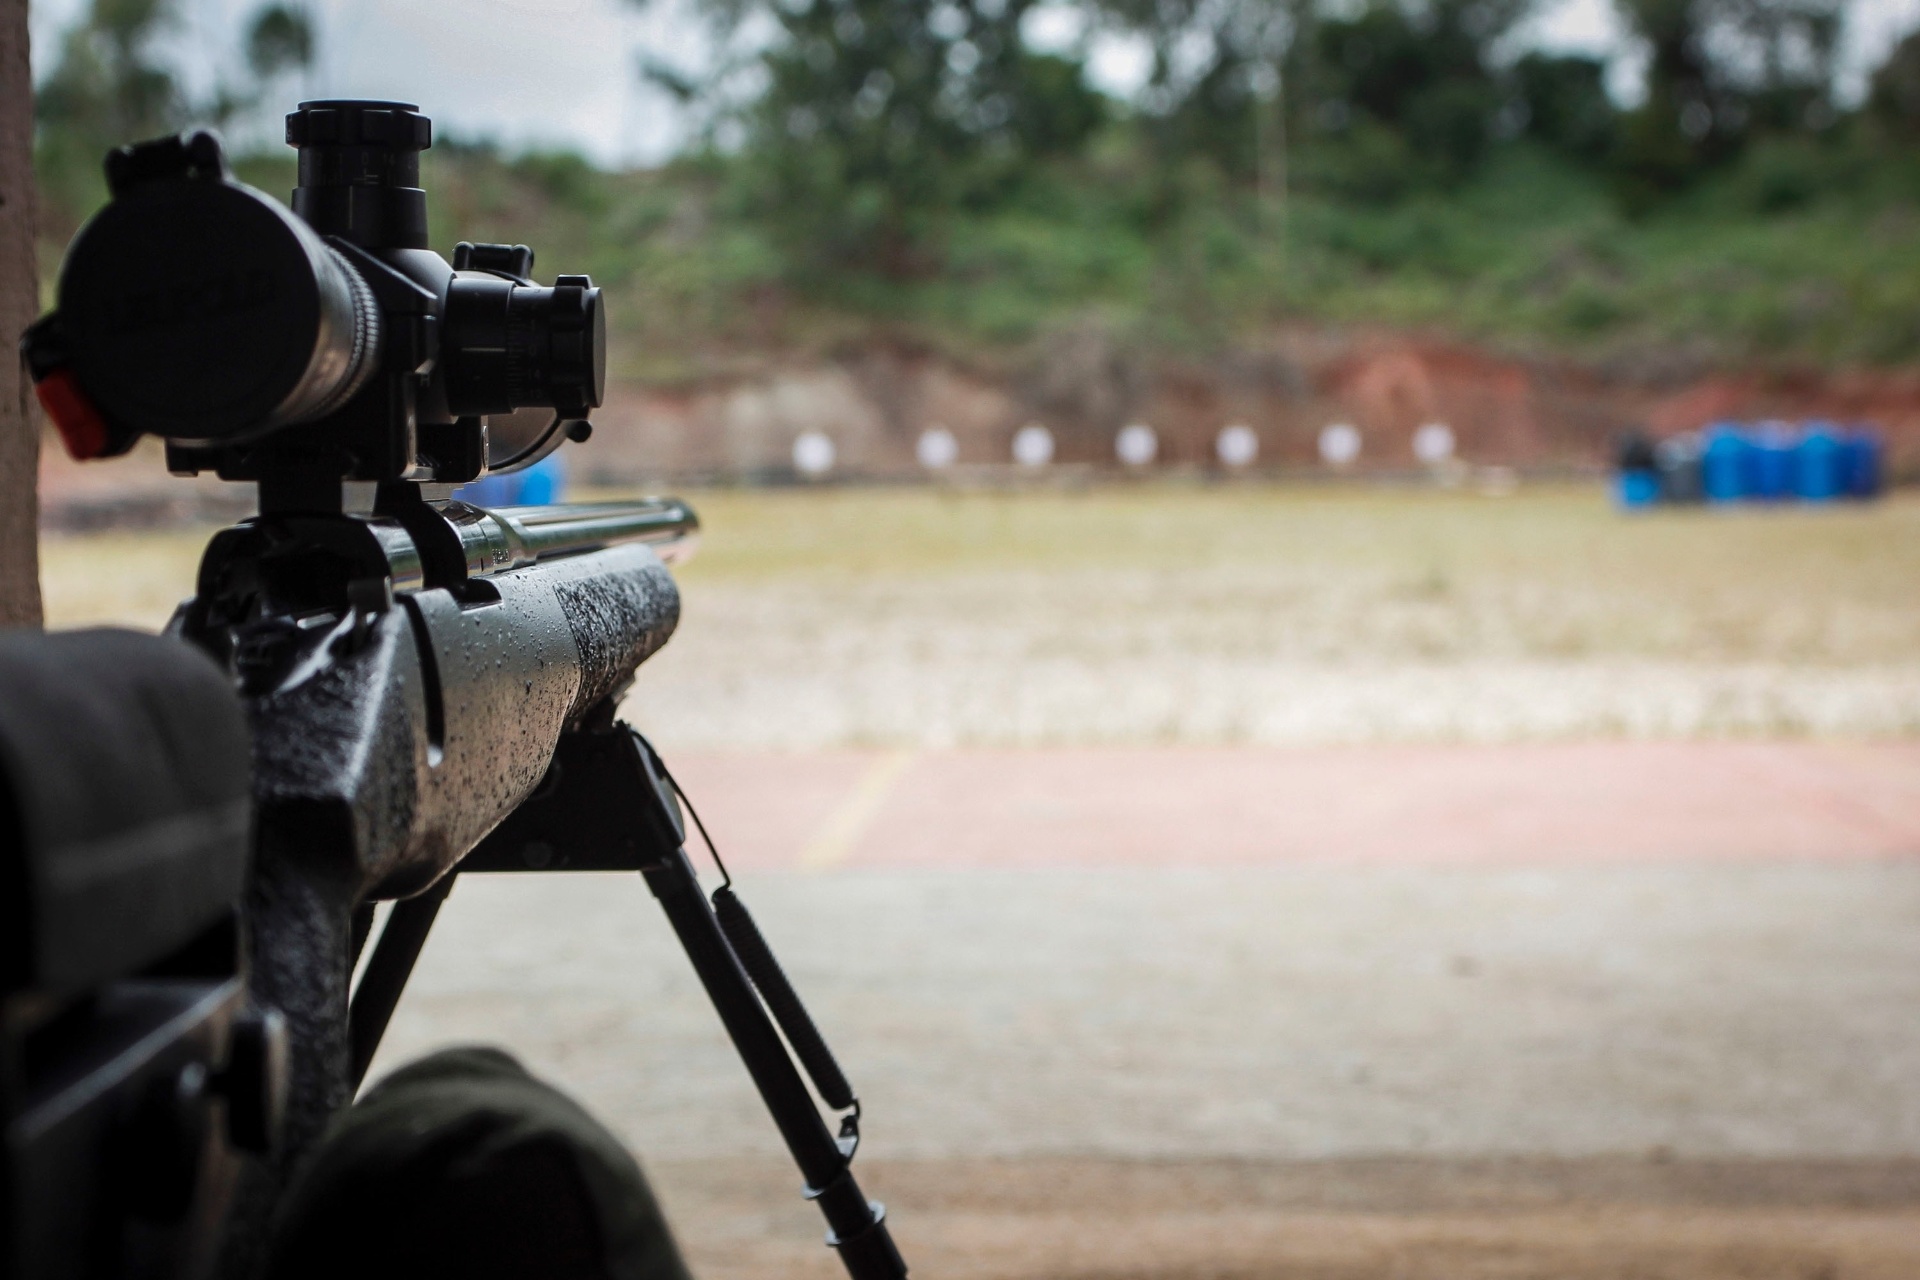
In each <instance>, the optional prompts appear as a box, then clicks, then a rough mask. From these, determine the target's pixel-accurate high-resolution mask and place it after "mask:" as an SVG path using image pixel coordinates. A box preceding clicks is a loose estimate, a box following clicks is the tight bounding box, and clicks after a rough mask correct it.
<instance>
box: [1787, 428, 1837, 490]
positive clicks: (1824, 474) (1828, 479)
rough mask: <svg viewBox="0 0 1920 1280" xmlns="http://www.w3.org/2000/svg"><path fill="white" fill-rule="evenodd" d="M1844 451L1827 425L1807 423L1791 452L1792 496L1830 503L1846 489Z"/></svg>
mask: <svg viewBox="0 0 1920 1280" xmlns="http://www.w3.org/2000/svg"><path fill="white" fill-rule="evenodd" d="M1844 452H1845V451H1844V450H1843V448H1842V447H1841V444H1840V435H1839V433H1838V432H1837V431H1836V430H1834V426H1833V424H1832V423H1831V422H1809V423H1808V424H1807V427H1806V431H1805V432H1804V433H1803V434H1802V435H1801V437H1800V443H1799V444H1798V445H1796V446H1795V447H1794V450H1793V496H1794V497H1796V498H1799V499H1800V500H1802V501H1803V502H1832V501H1833V500H1834V499H1835V498H1838V497H1839V496H1840V495H1841V493H1842V492H1844V491H1845V489H1846V473H1845V465H1844Z"/></svg>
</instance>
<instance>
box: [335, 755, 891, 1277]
mask: <svg viewBox="0 0 1920 1280" xmlns="http://www.w3.org/2000/svg"><path fill="white" fill-rule="evenodd" d="M680 798H681V797H680V794H679V789H678V788H677V787H676V786H675V785H674V782H673V778H672V775H670V774H669V773H668V772H667V770H666V768H665V766H664V765H663V764H662V763H661V762H660V757H659V756H658V755H657V754H655V752H654V750H653V747H652V745H651V744H649V743H648V742H647V740H646V739H645V738H643V737H641V736H640V734H639V733H638V732H636V731H635V730H634V729H632V728H631V727H630V726H628V725H626V724H624V723H621V722H619V721H614V720H612V719H611V717H608V718H607V719H606V720H604V721H602V722H601V723H599V724H597V725H591V724H590V725H589V726H587V727H583V728H581V729H578V730H575V731H573V732H570V733H567V734H565V735H563V736H562V737H561V739H560V745H559V747H558V749H557V750H556V751H555V752H554V758H553V765H552V767H551V768H550V769H549V770H548V772H547V776H546V778H545V779H544V780H543V781H542V782H541V784H540V786H539V788H538V789H537V790H536V791H535V792H534V793H533V794H532V795H531V796H529V797H528V798H527V799H526V800H525V801H524V802H523V803H522V804H521V805H520V807H519V808H518V809H516V810H514V812H513V813H512V814H511V815H510V816H509V817H508V818H507V820H506V821H505V822H503V823H501V824H500V826H499V827H498V828H496V829H495V830H494V832H493V833H492V834H491V835H489V836H488V837H487V838H486V839H485V840H483V841H481V842H480V844H479V845H478V846H476V847H475V848H474V850H473V851H472V852H471V853H469V854H468V855H467V856H466V858H465V859H464V860H463V861H462V862H461V863H460V865H459V867H458V868H457V869H456V871H455V872H454V873H450V874H448V875H447V876H445V877H443V878H442V879H441V881H440V882H439V883H438V884H436V885H435V886H434V887H433V888H432V889H429V890H428V891H427V892H426V893H423V894H421V895H420V896H418V897H415V898H410V899H407V900H405V901H402V902H399V903H396V904H395V905H394V909H393V913H392V915H390V916H389V917H388V920H387V924H386V927H385V928H384V929H383V930H382V931H381V934H380V940H379V942H378V943H377V944H375V947H374V952H373V955H372V956H371V957H369V958H368V961H367V968H366V970H365V972H364V973H363V974H362V976H361V980H360V983H359V985H358V986H357V987H356V988H355V990H354V993H353V1003H352V1008H351V1012H350V1017H349V1024H350V1026H351V1029H352V1035H353V1071H354V1082H355V1085H356V1087H357V1086H358V1084H359V1081H360V1080H361V1079H362V1078H363V1077H364V1076H365V1074H366V1069H367V1066H368V1064H369V1063H371V1062H372V1060H373V1054H374V1050H375V1049H376V1048H378V1046H379V1043H380V1038H381V1036H382V1034H384V1032H385V1031H386V1026H387V1022H388V1020H389V1019H390V1018H391V1016H392V1014H393V1010H394V1006H395V1005H396V1004H398V1003H399V999H400V992H401V990H402V989H403V988H404V987H405V986H406V981H407V977H408V975H409V974H410V973H411V972H412V970H413V965H414V962H415V960H417V959H418V958H419V955H420V950H421V948H422V947H423V946H424V945H425V944H426V938H427V932H428V930H429V929H430V928H431V926H432V924H433V919H434V916H435V915H436V914H438V912H439V910H440V904H441V903H442V902H443V901H445V899H446V896H447V892H448V890H449V889H450V888H451V887H452V881H453V876H454V874H458V873H462V872H480V871H488V872H497V871H638V872H640V873H641V875H643V876H644V877H646V881H647V886H648V888H650V889H651V890H652V891H653V896H654V897H656V898H658V899H659V900H660V906H661V908H662V909H663V910H664V911H665V912H666V914H667V920H668V922H669V923H670V924H671V925H672V926H673V931H674V933H675V934H676V935H677V936H678V937H679V939H680V945H681V947H682V948H683V949H684V950H685V951H686V953H687V959H689V960H690V961H692V962H693V968H694V972H695V973H697V974H698V975H699V977H700V982H701V985H703V986H704V987H705V988H706V990H707V996H708V998H709V999H711V1000H712V1001H713V1007H714V1009H715V1010H716V1011H717V1012H718V1013H719V1015H720V1021H721V1023H722V1024H723V1025H724V1026H725V1027H726V1030H727V1035H728V1036H729V1037H731V1038H732V1040H733V1045H734V1048H735V1049H736V1050H738V1051H739V1054H740V1059H741V1061H742V1062H744V1063H745V1064H746V1068H747V1074H748V1075H750V1076H752V1077H753V1083H754V1087H755V1088H757V1089H758V1090H759V1091H760V1097H761V1099H762V1100H763V1101H764V1102H765V1103H766V1105H767V1110H768V1111H769V1112H771V1113H772V1115H773V1122H774V1124H775V1125H776V1126H778V1128H779V1130H780V1136H781V1137H782V1138H783V1139H785V1141H786V1144H787V1150H788V1151H790V1152H792V1153H793V1159H794V1163H795V1164H797V1165H798V1166H799V1167H800V1173H801V1176H802V1177H803V1178H805V1180H806V1196H807V1198H808V1199H810V1200H812V1201H814V1202H815V1203H817V1204H818V1205H819V1206H820V1212H821V1213H822V1214H823V1215H825V1217H826V1220H827V1243H828V1244H829V1245H831V1246H832V1247H833V1248H835V1249H836V1250H838V1251H839V1254H840V1261H841V1263H842V1264H843V1265H844V1266H845V1267H846V1269H847V1274H848V1275H850V1276H852V1277H853V1280H899V1278H900V1277H904V1276H905V1275H906V1274H907V1264H906V1262H905V1261H904V1260H903V1259H902V1258H901V1256H900V1251H899V1250H898V1249H897V1248H896V1247H895V1246H894V1243H893V1237H892V1235H891V1234H890V1233H889V1232H888V1230H887V1224H886V1221H885V1216H886V1210H885V1208H884V1207H883V1206H882V1205H881V1204H880V1203H879V1202H878V1201H869V1200H868V1199H867V1198H866V1196H865V1195H864V1194H863V1193H862V1192H861V1190H860V1187H859V1184H857V1183H856V1182H855V1181H854V1177H853V1154H854V1151H855V1149H856V1148H857V1147H858V1146H859V1143H860V1101H859V1099H858V1098H857V1097H856V1096H855V1094H854V1092H853V1089H852V1087H851V1086H849V1085H848V1083H847V1078H846V1076H845V1075H844V1074H843V1073H842V1072H841V1070H840V1067H839V1064H838V1063H836V1062H835V1061H834V1058H833V1054H832V1052H831V1051H830V1050H829V1049H828V1048H827V1044H826V1041H825V1040H824V1039H822V1037H821V1035H820V1033H819V1031H818V1030H817V1029H816V1028H815V1027H814V1025H813V1019H812V1018H811V1017H809V1016H808V1014H807V1011H806V1007H805V1006H804V1005H802V1004H801V1003H800V997H799V995H798V993H796V992H795V991H794V989H793V985H792V984H791V983H790V982H788V981H787V977H786V974H785V973H784V972H782V970H781V968H780V965H779V962H778V961H777V960H775V959H774V956H773V952H772V951H771V950H770V949H769V948H768V946H767V944H766V941H765V939H763V938H762V937H761V935H760V931H759V929H758V928H757V927H756V926H755V925H754V923H753V917H752V916H750V915H748V914H747V909H746V906H745V905H744V904H743V903H742V902H741V901H740V899H739V897H738V896H737V895H736V894H735V893H734V891H733V882H732V880H731V878H725V883H723V884H722V885H721V887H720V888H718V889H716V890H715V891H714V893H713V898H712V901H711V902H709V901H708V899H707V896H706V894H705V893H704V892H703V891H702V890H701V887H700V881H699V877H698V876H696V875H695V874H694V870H693V864H692V863H691V862H690V861H689V860H688V858H687V852H686V827H685V824H684V822H683V821H682V818H681V806H680ZM688 812H690V813H691V812H692V811H691V809H689V810H688ZM694 822H695V824H696V825H698V823H699V817H698V815H697V814H696V815H694ZM701 834H702V835H703V836H704V835H705V830H704V828H703V829H702V831H701ZM708 843H709V846H710V847H711V841H709V842H708ZM721 870H722V873H723V877H724V873H725V867H724V865H723V866H722V868H721ZM782 1034H784V1035H785V1037H786V1041H785V1043H784V1044H783V1043H782V1041H781V1036H782ZM789 1045H790V1046H792V1053H791V1054H789V1052H788V1046H789ZM796 1057H797V1058H798V1059H799V1060H800V1065H801V1066H803V1067H805V1069H806V1073H807V1076H808V1078H809V1079H811V1080H812V1081H813V1087H814V1089H815V1090H817V1091H818V1092H819V1094H820V1097H821V1098H822V1100H824V1101H825V1102H826V1104H827V1105H828V1106H829V1107H831V1108H833V1109H834V1110H835V1111H839V1112H842V1113H844V1114H843V1115H842V1118H841V1122H840V1133H839V1136H838V1137H836V1136H834V1135H833V1134H832V1133H830V1132H829V1131H828V1129H827V1125H826V1122H825V1121H824V1120H823V1119H822V1118H821V1115H820V1110H819V1108H818V1107H817V1106H815V1104H814V1100H813V1095H812V1094H811V1093H809V1092H808V1089H807V1085H806V1082H805V1081H804V1080H802V1079H801V1076H800V1071H799V1069H798V1068H796V1067H795V1065H794V1058H796Z"/></svg>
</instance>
